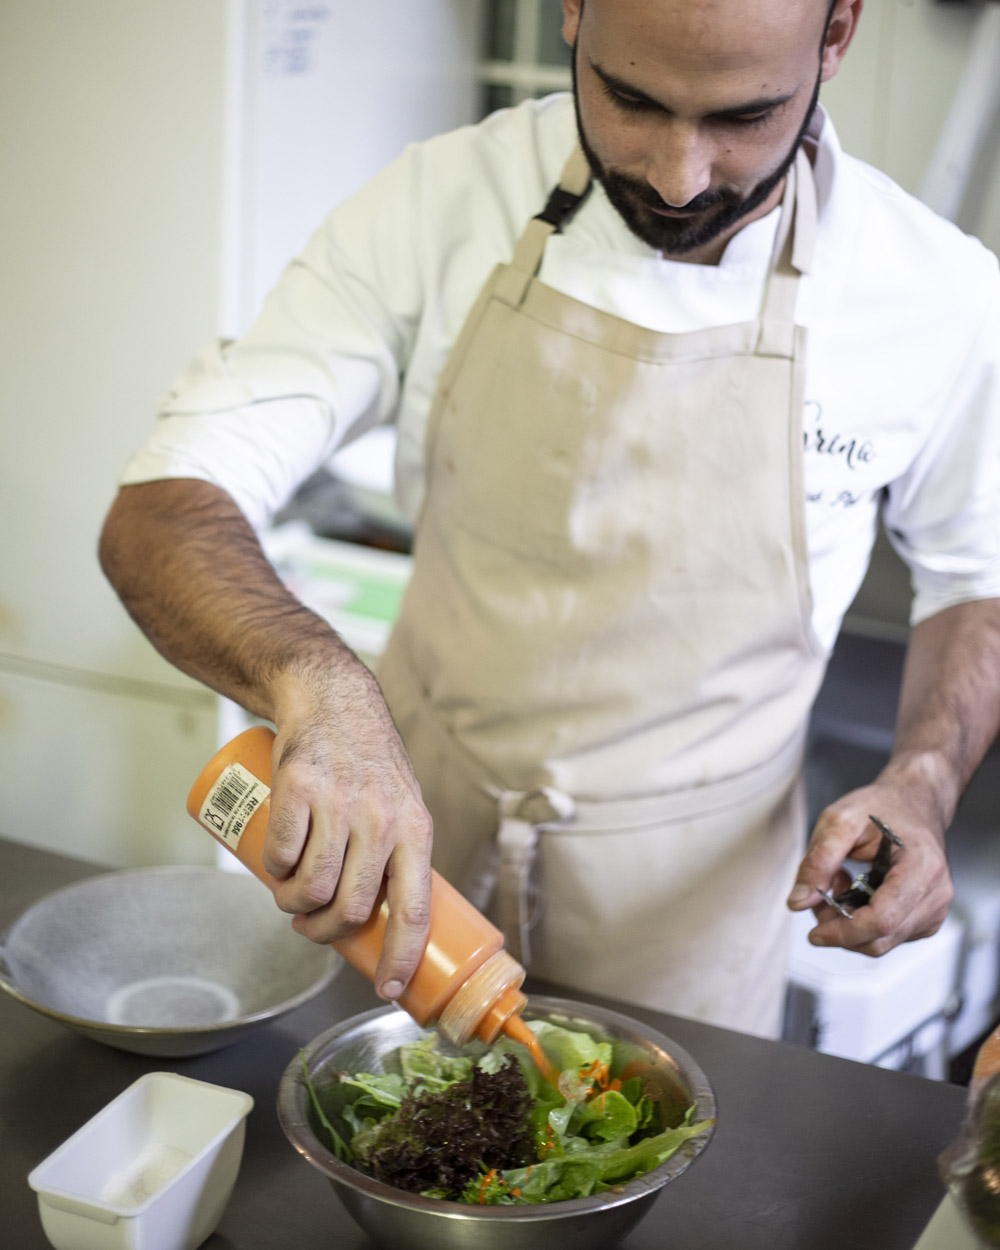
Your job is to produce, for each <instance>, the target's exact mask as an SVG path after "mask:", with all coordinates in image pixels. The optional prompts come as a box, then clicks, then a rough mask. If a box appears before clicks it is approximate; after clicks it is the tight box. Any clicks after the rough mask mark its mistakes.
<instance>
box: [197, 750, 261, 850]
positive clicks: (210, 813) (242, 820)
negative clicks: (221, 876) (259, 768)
mask: <svg viewBox="0 0 1000 1250" xmlns="http://www.w3.org/2000/svg"><path fill="white" fill-rule="evenodd" d="M270 793H271V788H270V786H265V785H264V783H263V781H261V780H260V778H259V777H255V776H254V775H253V773H252V772H250V771H249V770H248V769H246V768H244V767H243V765H242V764H228V765H227V766H226V767H225V768H224V769H223V770H222V772H221V773H220V774H219V778H218V780H217V781H216V783H215V785H214V786H213V787H212V788H211V790H209V792H208V794H207V796H206V798H205V802H204V803H202V805H201V811H200V812H199V813H198V819H199V820H200V821H201V823H202V824H203V825H204V826H205V828H206V829H210V830H211V831H212V833H214V834H215V836H216V837H217V838H220V839H221V840H222V841H223V842H225V844H226V845H227V846H228V847H231V848H232V849H233V850H235V849H236V848H237V847H238V846H239V844H240V838H241V837H242V836H243V830H244V829H245V828H246V827H247V825H248V823H249V822H250V818H251V816H253V814H254V812H255V811H256V810H257V808H258V807H260V805H261V803H263V802H264V800H265V799H266V798H267V796H268V795H269V794H270Z"/></svg>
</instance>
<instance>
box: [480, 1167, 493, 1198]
mask: <svg viewBox="0 0 1000 1250" xmlns="http://www.w3.org/2000/svg"><path fill="white" fill-rule="evenodd" d="M496 1174H497V1170H496V1168H490V1170H489V1171H488V1172H487V1173H486V1175H485V1176H484V1177H483V1181H482V1184H481V1185H480V1186H479V1201H480V1203H481V1204H482V1203H485V1202H486V1191H487V1189H489V1187H490V1182H491V1181H492V1180H493V1178H494V1177H495V1176H496Z"/></svg>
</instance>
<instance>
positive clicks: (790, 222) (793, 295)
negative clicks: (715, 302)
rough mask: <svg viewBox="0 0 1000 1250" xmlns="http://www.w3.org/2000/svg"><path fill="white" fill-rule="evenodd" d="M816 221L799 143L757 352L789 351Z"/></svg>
mask: <svg viewBox="0 0 1000 1250" xmlns="http://www.w3.org/2000/svg"><path fill="white" fill-rule="evenodd" d="M816 223H817V207H816V183H815V180H814V179H813V173H812V165H811V164H810V163H809V157H808V155H807V154H806V151H805V148H804V147H800V148H799V150H798V153H797V155H796V157H795V162H794V164H793V165H792V167H791V169H789V171H788V176H787V178H786V179H785V194H784V197H783V198H782V201H781V220H780V222H779V223H778V234H777V237H776V238H775V240H774V254H773V256H772V261H771V270H770V274H769V276H768V280H767V286H766V289H765V292H764V303H763V307H762V309H761V316H760V323H761V325H760V338H759V339H758V343H757V352H758V354H759V355H762V356H790V355H791V354H792V351H793V347H794V340H795V305H796V301H797V299H798V292H799V277H800V275H801V274H804V273H808V272H809V269H810V267H811V265H812V258H813V251H814V250H815V246H816Z"/></svg>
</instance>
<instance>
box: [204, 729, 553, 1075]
mask: <svg viewBox="0 0 1000 1250" xmlns="http://www.w3.org/2000/svg"><path fill="white" fill-rule="evenodd" d="M273 745H274V733H273V732H272V731H271V730H270V729H267V728H265V727H264V726H257V727H255V728H253V729H247V730H245V731H244V732H243V733H241V734H239V735H237V737H235V738H234V739H233V740H232V741H231V742H229V743H227V745H226V746H224V747H223V748H222V750H221V751H219V752H218V753H217V754H216V755H215V756H214V757H213V758H212V759H211V760H210V761H209V763H208V764H207V765H206V767H205V768H204V770H203V771H202V773H201V775H200V776H199V778H198V780H197V781H196V782H195V783H194V785H193V786H192V787H191V793H190V794H189V795H188V800H187V810H188V812H189V813H190V814H191V815H192V816H193V817H194V819H195V820H197V821H198V822H199V824H201V825H202V826H203V828H205V829H207V830H208V832H209V833H210V834H212V836H213V837H214V838H216V840H217V841H219V842H221V843H222V845H223V846H224V847H226V849H227V850H229V851H231V852H232V853H233V854H234V855H235V856H236V858H237V859H238V860H240V862H241V863H242V864H244V865H245V866H246V867H247V868H249V869H250V871H251V872H252V873H253V874H254V875H255V876H256V877H259V878H260V880H261V881H263V882H264V884H265V885H268V886H270V885H271V884H272V879H271V877H270V876H269V874H268V872H267V870H266V869H265V867H264V864H263V860H262V852H263V846H264V833H265V830H266V828H267V819H268V814H269V812H270V794H271V789H270V787H271V749H272V747H273ZM388 910H389V908H388V903H387V902H386V898H385V886H384V885H383V887H382V891H381V892H380V894H379V897H378V899H377V900H376V903H375V908H374V910H373V911H372V914H371V916H370V917H369V918H368V920H366V921H365V923H364V924H363V925H361V926H360V927H359V928H357V929H355V930H354V932H353V933H351V934H349V935H348V936H347V937H346V938H341V939H340V940H339V941H336V942H334V943H333V947H334V949H335V950H337V951H339V953H340V954H341V955H343V957H344V958H345V959H346V960H347V962H348V963H349V964H352V965H353V966H354V967H355V968H357V969H358V971H359V972H362V973H363V974H364V975H365V976H366V977H367V978H368V979H369V980H370V981H373V980H374V977H375V966H376V964H377V963H378V959H379V955H380V954H381V952H382V943H383V941H384V939H385V926H386V919H387V917H388ZM524 977H525V972H524V969H523V968H522V967H521V965H520V964H519V963H518V962H517V960H516V959H514V958H513V957H512V956H511V955H510V954H508V952H507V951H505V950H504V949H503V934H502V933H501V932H500V930H499V929H498V928H496V926H495V925H492V924H491V923H490V922H489V921H488V920H487V919H486V917H485V916H483V915H482V914H481V913H480V912H478V911H477V910H476V909H475V908H474V907H473V906H472V904H471V903H470V902H468V900H467V899H465V898H463V896H462V895H461V894H459V892H458V891H457V890H456V889H455V888H454V886H452V885H449V884H448V882H447V881H445V879H444V878H443V877H441V876H440V875H439V874H438V873H437V872H433V871H432V873H431V923H430V933H429V935H428V938H427V945H426V946H425V948H424V953H423V956H422V957H421V960H420V963H419V964H418V965H417V969H416V972H414V974H413V976H412V978H411V979H410V982H409V984H408V985H407V987H406V989H405V990H404V991H403V993H402V995H401V996H400V998H399V1000H398V1001H399V1005H400V1006H401V1007H403V1008H405V1010H406V1011H407V1012H409V1014H410V1015H411V1016H412V1017H413V1019H414V1020H416V1021H417V1023H418V1024H420V1025H422V1026H423V1025H428V1024H432V1023H436V1024H437V1027H438V1028H439V1029H440V1031H441V1033H443V1034H444V1036H445V1037H446V1038H447V1039H448V1040H449V1041H450V1042H452V1043H453V1044H454V1045H456V1046H464V1045H465V1043H466V1042H468V1041H469V1040H470V1039H471V1038H472V1037H474V1036H475V1037H478V1038H480V1039H481V1040H482V1041H484V1042H486V1043H490V1042H493V1041H494V1040H495V1039H496V1037H497V1036H498V1034H499V1033H500V1032H501V1031H503V1032H506V1033H508V1034H509V1035H510V1036H511V1037H514V1038H515V1039H516V1040H517V1041H519V1042H522V1043H523V1044H525V1045H527V1046H528V1047H529V1049H530V1050H531V1051H532V1054H533V1057H534V1058H535V1062H536V1063H539V1064H540V1065H543V1068H542V1070H543V1071H544V1070H545V1068H546V1067H548V1066H549V1065H548V1061H547V1060H546V1059H545V1057H544V1055H542V1053H541V1049H540V1047H539V1046H538V1043H537V1042H536V1041H535V1038H534V1034H533V1033H531V1031H530V1029H528V1028H527V1026H526V1025H525V1024H524V1023H523V1022H522V1021H521V1020H520V1013H521V1011H522V1010H523V1009H524V1007H525V1006H526V1005H527V1001H528V1000H527V998H526V997H525V996H524V994H522V993H521V989H520V986H521V983H522V981H523V980H524Z"/></svg>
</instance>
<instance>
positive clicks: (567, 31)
mask: <svg viewBox="0 0 1000 1250" xmlns="http://www.w3.org/2000/svg"><path fill="white" fill-rule="evenodd" d="M562 10H563V28H562V34H563V38H564V39H565V40H566V42H567V43H568V44H569V46H570V47H571V48H572V46H573V45H574V44H575V43H576V32H577V31H578V30H579V28H580V15H581V14H582V12H583V0H562Z"/></svg>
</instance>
